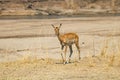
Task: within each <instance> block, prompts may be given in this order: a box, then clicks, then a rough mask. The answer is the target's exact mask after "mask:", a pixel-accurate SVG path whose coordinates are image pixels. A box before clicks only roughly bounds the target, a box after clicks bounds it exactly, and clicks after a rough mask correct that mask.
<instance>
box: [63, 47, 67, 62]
mask: <svg viewBox="0 0 120 80" xmlns="http://www.w3.org/2000/svg"><path fill="white" fill-rule="evenodd" d="M66 52H67V46H65V53H64V54H65V60H64V64H66V63H67V61H66Z"/></svg>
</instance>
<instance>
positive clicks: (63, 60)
mask: <svg viewBox="0 0 120 80" xmlns="http://www.w3.org/2000/svg"><path fill="white" fill-rule="evenodd" d="M63 49H64V46H63V45H62V47H61V50H62V52H61V57H62V61H63V63H64V57H63Z"/></svg>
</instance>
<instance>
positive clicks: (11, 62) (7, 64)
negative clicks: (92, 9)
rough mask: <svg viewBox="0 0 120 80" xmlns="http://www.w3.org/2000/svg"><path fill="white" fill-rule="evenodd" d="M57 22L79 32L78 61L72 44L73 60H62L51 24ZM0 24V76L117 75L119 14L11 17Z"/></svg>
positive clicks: (45, 79) (11, 79) (108, 78)
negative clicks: (73, 16) (74, 16)
mask: <svg viewBox="0 0 120 80" xmlns="http://www.w3.org/2000/svg"><path fill="white" fill-rule="evenodd" d="M59 23H62V24H63V26H62V28H61V33H66V32H75V33H77V34H78V35H79V37H80V43H79V44H80V46H81V57H82V59H81V61H80V62H79V63H78V62H77V51H76V48H74V54H73V57H72V63H70V64H66V65H63V64H61V61H60V59H61V57H60V53H61V50H60V45H59V42H58V40H57V38H56V37H55V36H54V31H53V28H52V27H51V24H55V25H56V26H58V25H59ZM0 25H1V26H0V80H119V79H120V77H119V76H120V59H119V56H120V43H119V41H120V26H119V25H120V17H89V18H88V17H80V18H59V19H20V20H19V19H16V20H15V19H14V20H0ZM82 42H84V43H85V44H82ZM68 53H69V52H68ZM93 55H94V57H91V56H93Z"/></svg>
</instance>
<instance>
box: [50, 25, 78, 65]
mask: <svg viewBox="0 0 120 80" xmlns="http://www.w3.org/2000/svg"><path fill="white" fill-rule="evenodd" d="M61 26H62V24H60V26H59V27H56V26H54V25H53V24H52V27H53V28H54V31H55V35H56V36H57V37H58V40H59V41H60V44H61V50H63V49H64V48H65V51H64V57H65V58H64V57H63V53H61V56H62V60H63V63H64V64H66V63H69V62H70V60H71V56H72V53H73V50H72V45H73V44H75V46H76V47H77V50H78V54H79V56H78V57H79V60H80V47H79V37H78V35H77V34H75V33H66V34H60V28H61ZM67 47H69V49H70V55H69V61H68V62H67V61H66V52H67Z"/></svg>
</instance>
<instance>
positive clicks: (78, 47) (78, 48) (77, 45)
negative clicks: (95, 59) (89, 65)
mask: <svg viewBox="0 0 120 80" xmlns="http://www.w3.org/2000/svg"><path fill="white" fill-rule="evenodd" d="M75 45H76V47H77V50H78V59H79V61H80V59H81V57H80V46H79V43H78V42H77V43H75Z"/></svg>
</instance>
